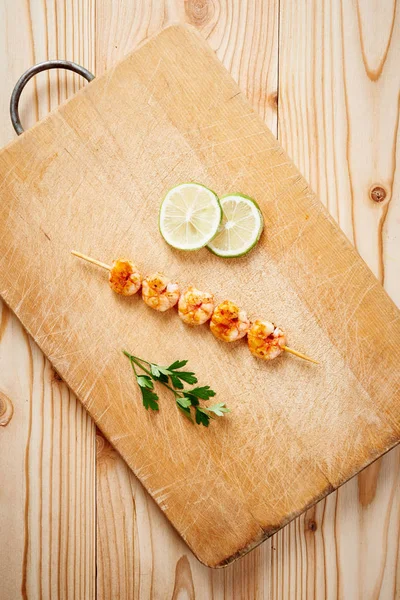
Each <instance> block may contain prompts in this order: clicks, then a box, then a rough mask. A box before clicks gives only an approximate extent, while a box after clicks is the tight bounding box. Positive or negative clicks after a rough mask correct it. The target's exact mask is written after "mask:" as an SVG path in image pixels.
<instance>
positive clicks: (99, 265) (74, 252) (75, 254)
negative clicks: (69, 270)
mask: <svg viewBox="0 0 400 600" xmlns="http://www.w3.org/2000/svg"><path fill="white" fill-rule="evenodd" d="M71 254H73V255H74V256H77V257H78V258H82V259H83V260H87V261H88V262H90V263H93V264H94V265H97V266H98V267H101V268H102V269H107V271H111V267H110V265H106V264H105V263H103V262H100V261H99V260H96V259H95V258H91V257H90V256H86V254H81V253H80V252H76V250H71Z"/></svg>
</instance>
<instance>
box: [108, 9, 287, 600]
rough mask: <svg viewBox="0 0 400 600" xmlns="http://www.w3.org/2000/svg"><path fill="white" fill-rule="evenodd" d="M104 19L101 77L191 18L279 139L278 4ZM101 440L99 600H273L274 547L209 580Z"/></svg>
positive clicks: (112, 12) (128, 13) (135, 12)
mask: <svg viewBox="0 0 400 600" xmlns="http://www.w3.org/2000/svg"><path fill="white" fill-rule="evenodd" d="M121 8H122V10H125V13H124V18H123V19H118V14H119V11H120V10H121ZM240 10H242V12H241V14H240V15H239V13H240ZM97 14H98V21H97V27H96V34H97V40H98V44H97V47H98V49H97V53H96V55H97V73H99V74H100V72H103V71H104V70H106V69H109V68H111V67H112V66H113V65H114V64H115V63H116V62H117V61H118V60H120V59H121V58H123V56H124V55H125V54H126V53H127V52H129V51H131V50H133V49H134V48H135V47H137V46H138V45H139V44H140V43H141V42H142V41H143V40H144V39H146V37H148V36H149V35H152V34H154V33H156V32H157V28H160V29H161V27H162V26H163V25H165V23H168V22H169V21H174V20H177V19H185V20H186V21H187V22H188V23H190V24H192V25H194V26H196V27H197V28H198V29H199V30H200V31H201V33H202V35H204V36H205V37H206V39H207V41H208V42H209V43H210V45H211V46H212V48H213V49H214V50H215V51H216V53H217V56H218V57H219V59H220V60H221V61H222V62H223V64H224V65H225V67H226V68H227V69H228V70H229V69H231V67H232V65H236V71H235V72H232V70H231V72H232V75H233V76H234V77H235V79H236V81H237V82H238V83H239V85H240V87H241V89H242V90H243V91H244V92H245V93H246V95H247V97H248V98H249V100H250V101H251V103H252V105H253V106H254V108H255V109H256V110H257V111H258V112H259V114H260V115H262V116H263V118H264V120H265V122H266V123H267V125H268V126H269V127H270V128H271V130H272V131H273V132H274V133H275V134H276V133H277V106H276V99H277V95H276V90H277V87H276V86H277V64H278V63H277V60H278V52H277V49H278V46H277V42H278V37H277V32H278V5H277V3H276V2H275V0H267V1H266V0H257V1H256V2H253V1H252V2H248V1H247V0H246V1H245V2H243V1H241V2H240V5H239V3H238V2H237V0H230V2H228V3H226V4H224V3H220V4H218V5H215V7H214V6H213V5H211V3H203V4H199V3H195V2H185V12H184V14H183V15H182V13H181V12H180V11H179V6H178V7H176V6H175V7H174V6H172V7H171V5H170V4H169V5H166V6H164V9H163V10H162V9H161V10H159V3H158V2H156V3H154V2H145V1H143V2H140V1H139V0H137V1H136V2H135V5H134V6H133V5H132V4H131V3H129V4H128V5H126V6H123V5H122V4H121V5H120V6H119V7H118V5H117V4H116V3H112V4H111V3H109V2H104V3H103V2H101V3H100V5H98V11H97ZM157 17H158V18H157ZM149 24H150V27H149ZM116 27H118V30H116ZM238 28H240V29H239V31H238V30H237V29H238ZM227 29H228V33H227ZM133 33H134V35H133ZM121 39H122V40H129V44H128V41H124V43H123V44H122V45H121V44H120V43H118V40H121ZM108 40H110V42H109V44H108V43H107V42H108ZM248 40H250V41H251V43H247V41H248ZM114 41H115V43H114ZM223 41H225V43H223ZM109 47H110V48H111V52H109V50H108V48H109ZM228 47H229V52H228V51H227V48H228ZM238 65H242V67H241V68H238ZM243 65H244V66H243ZM99 68H100V71H99ZM99 440H100V441H99V453H98V462H97V465H98V468H97V472H96V479H97V498H98V502H97V518H98V521H97V522H98V529H97V543H98V553H97V572H98V587H97V590H98V598H99V600H106V599H108V600H111V599H112V598H115V597H118V598H120V599H121V600H131V599H142V598H143V599H146V598H148V599H152V598H154V599H156V598H163V597H168V598H174V599H176V598H181V597H188V598H194V597H195V598H196V599H200V600H201V599H202V598H204V600H208V599H209V598H214V599H215V600H219V599H221V600H222V599H223V598H232V599H234V598H246V597H247V598H251V599H252V600H253V599H254V600H256V599H258V598H260V599H261V598H268V597H269V595H268V594H269V589H270V581H269V573H268V565H269V564H270V562H271V559H272V557H271V541H270V540H268V541H266V542H265V543H264V544H262V545H261V546H259V547H258V548H256V549H255V550H253V551H252V552H251V553H250V554H249V555H247V556H245V557H244V558H243V559H241V560H240V561H238V562H236V563H234V564H233V565H230V566H229V567H227V568H226V569H224V571H223V572H221V571H210V569H207V568H206V567H204V566H203V565H201V564H200V563H199V562H198V561H197V560H196V559H195V558H194V556H193V554H192V553H191V552H190V550H188V548H187V547H186V545H185V544H183V543H182V540H181V538H180V537H179V536H178V535H177V534H176V532H175V530H174V529H173V528H172V527H171V525H170V524H169V523H168V521H167V519H166V518H165V516H164V515H163V513H162V512H161V511H160V509H159V507H158V506H157V505H156V504H155V503H154V501H153V500H152V499H151V498H150V496H149V495H148V493H147V492H146V491H145V490H144V489H143V487H142V485H141V484H140V483H139V482H138V480H137V479H136V477H135V476H134V475H133V474H132V472H131V471H130V469H129V468H128V467H127V466H126V463H125V462H124V461H123V459H122V458H121V457H120V456H119V455H118V454H117V453H116V452H115V451H114V450H112V448H111V447H110V445H109V444H108V443H107V442H105V440H104V438H103V437H102V436H100V437H99ZM110 507H111V508H110ZM121 540H123V547H122V545H121Z"/></svg>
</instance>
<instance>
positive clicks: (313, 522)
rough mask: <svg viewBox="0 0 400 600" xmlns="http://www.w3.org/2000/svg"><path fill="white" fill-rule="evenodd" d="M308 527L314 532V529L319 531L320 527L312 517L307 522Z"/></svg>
mask: <svg viewBox="0 0 400 600" xmlns="http://www.w3.org/2000/svg"><path fill="white" fill-rule="evenodd" d="M307 529H308V530H309V531H312V532H313V533H314V531H317V529H318V527H317V524H316V522H315V521H314V519H310V520H309V521H308V523H307Z"/></svg>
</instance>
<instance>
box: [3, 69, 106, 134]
mask: <svg viewBox="0 0 400 600" xmlns="http://www.w3.org/2000/svg"><path fill="white" fill-rule="evenodd" d="M49 69H66V70H67V71H73V72H74V73H78V75H82V77H84V78H85V79H86V80H87V81H92V79H94V75H93V73H91V72H90V71H88V70H87V69H85V68H84V67H81V66H80V65H77V64H76V63H74V62H71V61H69V60H46V61H45V62H41V63H38V64H37V65H34V66H33V67H31V68H30V69H28V70H27V71H25V73H24V74H23V75H22V76H21V77H20V78H19V79H18V81H17V83H16V85H15V88H14V89H13V93H12V94H11V100H10V117H11V123H12V124H13V127H14V129H15V131H16V132H17V133H18V135H21V133H23V131H24V128H23V127H22V125H21V120H20V118H19V110H18V103H19V99H20V97H21V94H22V90H23V89H24V87H25V86H26V84H27V83H28V81H29V80H30V79H32V77H34V76H35V75H37V74H38V73H41V72H42V71H48V70H49Z"/></svg>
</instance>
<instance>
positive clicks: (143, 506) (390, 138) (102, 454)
mask: <svg viewBox="0 0 400 600" xmlns="http://www.w3.org/2000/svg"><path fill="white" fill-rule="evenodd" d="M176 21H181V22H189V23H192V24H194V25H195V26H196V27H198V29H199V30H200V31H201V33H202V34H203V35H204V36H205V37H206V38H207V40H208V41H209V43H210V44H211V46H212V47H213V48H214V49H215V51H216V52H217V55H218V56H219V58H220V59H221V60H222V62H223V63H224V64H225V66H226V67H227V69H228V70H229V71H230V72H231V73H232V75H233V76H234V78H235V79H236V80H237V81H238V82H239V85H240V86H241V88H242V90H243V91H244V92H245V93H246V94H247V96H248V98H249V100H250V101H251V103H252V104H253V106H254V107H255V108H256V109H257V110H258V112H259V113H260V115H261V116H262V117H263V118H264V119H265V121H266V123H267V124H268V125H269V127H270V128H271V129H272V131H273V132H274V133H275V134H276V135H277V136H278V137H279V139H280V140H281V143H282V145H283V146H284V147H285V148H286V149H287V150H288V152H289V154H290V155H291V156H292V158H293V159H294V161H295V162H296V164H297V165H298V167H299V168H300V170H301V171H302V172H303V173H304V175H305V176H306V177H307V178H308V179H309V181H310V182H311V184H312V186H313V188H314V189H315V190H316V191H317V192H318V194H319V196H320V198H321V199H322V200H323V201H324V202H325V204H326V205H327V207H328V209H329V211H330V212H331V214H332V216H333V217H334V218H335V219H336V220H337V221H338V222H339V224H340V226H341V227H342V229H343V230H344V231H345V233H346V234H347V236H348V237H349V238H350V240H352V242H353V243H354V244H355V246H356V247H357V249H358V251H359V252H360V254H361V256H362V257H363V258H364V260H365V261H366V262H367V263H368V265H369V266H370V268H371V269H372V270H373V272H374V273H375V274H376V275H377V277H378V278H379V279H380V281H381V282H382V283H383V285H384V286H385V288H386V289H387V291H388V293H389V294H390V296H391V297H392V298H393V299H394V301H395V302H397V303H398V304H400V277H399V268H400V241H399V231H400V198H399V184H400V181H399V170H398V169H397V168H396V165H397V139H398V124H399V89H400V85H399V84H400V71H399V68H398V65H399V59H400V13H399V11H398V10H397V11H396V0H384V2H379V1H378V0H369V1H368V2H367V1H366V0H358V2H357V1H356V0H354V1H353V2H347V1H346V0H321V1H320V2H316V1H315V0H314V1H312V0H301V1H300V2H293V1H292V0H242V1H240V0H208V1H207V0H186V1H183V0H164V1H162V0H152V1H150V0H112V1H111V0H108V1H107V0H42V2H34V1H33V0H13V1H12V2H11V0H0V80H1V82H2V85H1V87H0V102H1V103H0V127H1V128H0V144H1V145H5V144H6V143H7V142H8V141H9V140H11V139H13V137H14V133H13V130H12V127H11V124H10V122H9V117H8V103H9V97H10V94H11V90H12V87H13V85H14V83H15V81H16V80H17V78H18V77H19V75H20V74H21V73H22V72H23V71H24V70H25V69H26V68H28V67H29V66H31V65H32V64H33V63H36V62H39V61H41V60H46V59H48V58H67V59H70V60H74V61H76V62H78V63H80V64H82V65H84V66H85V67H87V68H88V69H89V70H91V71H92V72H94V73H95V74H100V73H102V72H103V71H104V70H105V69H107V68H109V67H111V66H112V65H113V64H115V62H116V61H118V60H119V59H120V58H121V57H122V56H123V55H124V54H126V53H127V52H129V51H131V50H132V49H134V48H135V47H136V46H137V45H138V44H139V43H140V42H142V41H143V40H144V39H146V38H147V37H148V36H150V35H152V34H154V33H156V32H157V31H159V30H160V29H161V28H163V27H165V26H166V25H167V24H169V23H171V22H176ZM81 85H83V83H82V82H81V81H80V80H79V78H77V77H74V76H72V75H66V74H65V73H63V72H59V73H55V72H53V73H51V74H50V75H49V74H42V75H40V76H39V77H37V78H36V80H35V81H33V82H31V83H30V84H28V86H27V89H26V90H25V92H24V94H23V98H22V105H21V117H22V121H23V124H24V125H25V127H29V126H31V125H32V124H33V123H34V122H35V121H36V120H37V119H39V118H41V117H43V116H44V115H45V114H46V113H47V112H48V111H49V110H50V109H52V108H54V107H55V106H57V105H58V104H59V103H60V102H62V101H63V100H64V99H65V98H66V97H69V96H70V95H72V94H73V93H74V91H75V90H76V89H78V88H79V87H80V86H81ZM0 185H1V182H0ZM382 199H383V200H382ZM377 200H382V201H381V202H377ZM27 260H29V257H27ZM0 317H1V318H0V425H3V427H1V429H0V470H1V484H0V540H1V543H0V582H1V583H0V598H1V600H3V599H4V600H14V599H17V598H29V599H34V600H36V599H41V598H43V599H47V598H64V599H72V598H76V599H78V600H82V599H86V598H87V599H89V598H90V599H91V598H97V599H98V600H103V599H121V600H125V599H139V600H142V599H150V598H151V599H162V600H163V599H167V598H171V599H172V598H173V599H178V598H179V599H180V600H181V599H185V598H196V599H209V598H215V599H217V600H219V599H223V598H224V599H231V598H233V599H242V598H243V599H249V600H253V599H261V598H262V599H267V598H268V599H271V600H275V599H278V598H279V599H300V598H302V599H303V598H306V599H307V600H311V599H314V598H315V599H316V600H320V599H323V598H344V599H345V600H347V599H349V600H353V599H362V600H364V599H370V598H371V599H375V598H380V599H384V600H386V599H392V598H400V557H399V534H400V532H399V529H400V486H399V475H400V450H399V449H395V450H393V451H391V452H389V453H388V454H387V455H386V456H385V457H384V458H383V459H381V460H379V461H377V462H376V463H374V464H373V465H371V466H370V467H369V468H368V469H366V470H365V471H364V472H362V473H361V474H360V475H359V476H358V477H356V478H354V479H352V480H351V481H349V482H348V483H347V484H345V485H344V486H343V487H342V488H340V489H339V490H338V491H337V492H335V493H333V494H331V495H330V496H329V497H328V498H327V499H325V500H323V501H321V502H320V503H319V504H317V505H316V506H315V507H314V508H313V509H311V510H309V511H308V512H307V513H306V514H304V515H302V516H301V517H299V518H298V519H296V520H295V521H293V522H292V523H290V524H289V525H288V526H286V527H285V528H284V529H283V530H282V531H280V532H279V533H278V534H276V535H275V536H274V537H272V538H271V539H270V540H268V541H267V542H265V543H264V544H262V545H261V546H260V547H259V548H257V549H256V550H254V551H253V552H251V553H250V554H248V555H247V556H246V557H245V558H243V559H241V560H240V561H238V562H236V563H235V564H233V565H231V566H230V567H227V568H226V569H223V570H217V571H216V570H210V569H207V568H206V567H204V566H202V565H201V564H200V563H198V562H197V560H196V559H195V558H194V557H193V556H192V555H191V553H190V551H189V550H188V549H187V547H186V546H185V544H184V543H183V542H182V541H181V540H180V538H179V537H178V536H177V534H176V533H175V532H174V531H173V530H172V528H171V526H170V525H169V524H168V523H167V521H166V519H165V517H164V516H163V515H162V513H161V511H160V510H159V509H158V508H157V507H156V505H155V504H154V502H153V501H152V500H151V499H150V498H149V496H148V495H147V493H146V492H144V490H143V489H142V487H141V485H140V484H139V483H138V482H137V480H136V479H135V477H134V476H133V475H132V474H131V473H130V472H129V470H128V468H127V467H126V465H125V464H124V462H123V461H122V460H121V459H120V458H119V456H118V455H117V454H116V452H115V451H114V450H113V449H111V447H110V446H109V445H108V444H107V442H105V440H104V439H103V438H102V437H101V436H100V435H99V434H98V433H97V432H96V429H95V427H94V425H93V423H92V422H91V420H90V418H89V417H88V416H87V415H86V413H85V411H84V409H83V408H82V407H81V405H80V403H79V402H77V401H76V399H75V398H74V396H73V395H72V394H71V393H70V392H69V390H68V388H67V387H66V386H65V385H64V384H63V383H62V382H61V381H60V380H59V379H58V378H57V375H56V374H55V373H54V371H53V370H52V368H51V366H50V365H49V363H48V361H47V360H46V359H45V358H44V357H43V355H42V354H41V352H40V351H39V350H38V348H37V347H36V346H35V344H34V343H33V342H32V341H31V340H30V339H29V337H28V336H27V334H26V333H25V332H24V330H23V329H22V327H21V326H20V324H19V322H18V321H17V319H16V318H15V317H14V316H13V315H12V314H11V313H10V311H9V310H8V309H7V308H6V307H5V306H4V305H0ZM12 409H13V414H12V415H11V412H12ZM10 416H11V419H10V420H9V422H8V424H6V423H7V421H8V419H9V417H10Z"/></svg>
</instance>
